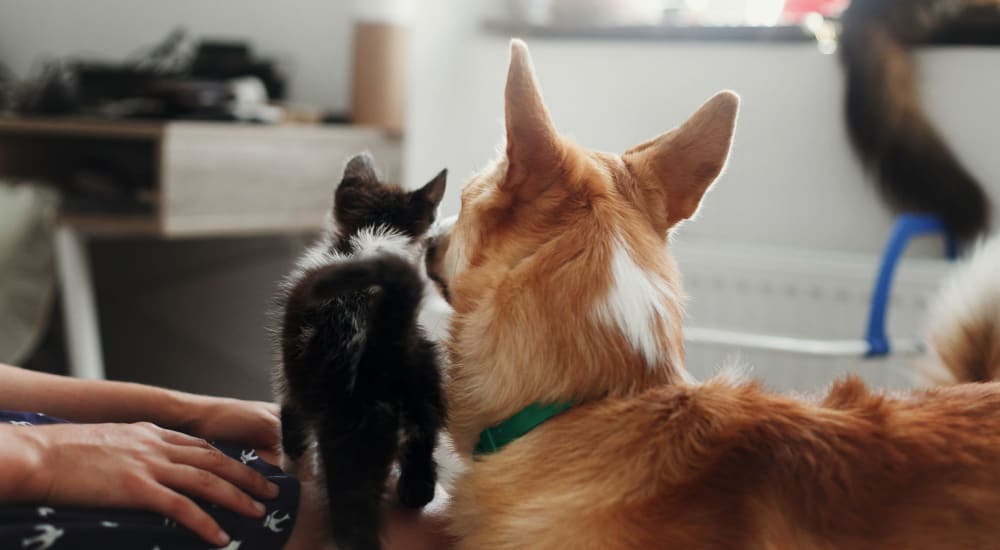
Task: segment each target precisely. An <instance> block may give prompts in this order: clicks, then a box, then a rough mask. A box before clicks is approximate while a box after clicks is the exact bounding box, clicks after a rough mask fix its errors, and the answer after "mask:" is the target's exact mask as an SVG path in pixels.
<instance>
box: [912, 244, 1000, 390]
mask: <svg viewBox="0 0 1000 550" xmlns="http://www.w3.org/2000/svg"><path fill="white" fill-rule="evenodd" d="M928 328H929V330H928V336H927V343H928V347H929V353H928V356H927V357H926V358H925V360H924V361H923V362H922V364H921V365H920V370H919V375H920V377H921V378H922V380H921V381H922V382H924V383H926V384H929V385H949V384H958V383H963V382H988V381H991V380H1000V235H998V236H996V237H994V238H993V239H992V240H991V241H989V242H987V243H985V244H982V245H980V246H979V247H978V249H977V250H976V251H975V253H974V254H973V256H972V259H971V260H969V261H968V262H967V263H965V264H964V265H962V266H960V267H959V268H958V269H957V270H956V271H955V273H954V274H952V275H951V276H950V277H949V278H948V280H947V281H945V284H944V286H943V287H942V290H941V292H940V293H939V295H938V297H937V299H936V301H935V303H934V304H932V306H931V308H930V320H929V327H928Z"/></svg>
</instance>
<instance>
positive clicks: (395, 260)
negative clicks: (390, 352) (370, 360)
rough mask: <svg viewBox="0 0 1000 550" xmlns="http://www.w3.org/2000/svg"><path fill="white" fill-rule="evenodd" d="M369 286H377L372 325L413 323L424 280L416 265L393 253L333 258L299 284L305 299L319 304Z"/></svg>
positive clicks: (399, 328)
mask: <svg viewBox="0 0 1000 550" xmlns="http://www.w3.org/2000/svg"><path fill="white" fill-rule="evenodd" d="M371 287H378V288H379V289H380V290H381V293H382V296H381V299H380V300H379V301H378V302H377V304H378V305H376V306H375V307H376V310H375V311H372V312H371V313H372V314H371V315H370V319H369V322H370V323H371V325H372V326H373V327H379V328H383V329H394V330H395V331H403V330H407V329H409V328H410V327H412V325H413V324H414V323H416V317H417V314H418V312H419V309H420V301H421V300H422V299H423V295H424V281H423V279H422V278H421V276H420V273H419V272H418V271H417V268H416V267H414V266H413V265H412V264H410V263H409V262H407V261H406V260H405V259H403V258H402V257H401V256H398V255H396V254H389V253H387V254H382V255H379V256H375V257H369V258H364V259H353V260H344V261H340V262H335V263H332V264H330V265H327V266H324V267H322V268H320V269H318V270H316V271H315V272H314V273H312V274H311V275H310V276H309V282H308V283H307V284H306V285H305V287H304V288H303V291H304V292H305V297H306V299H307V300H309V301H310V302H312V303H314V304H319V303H321V302H325V301H328V300H332V299H334V298H336V297H338V296H342V295H344V294H346V293H348V292H355V291H358V290H364V289H367V288H371Z"/></svg>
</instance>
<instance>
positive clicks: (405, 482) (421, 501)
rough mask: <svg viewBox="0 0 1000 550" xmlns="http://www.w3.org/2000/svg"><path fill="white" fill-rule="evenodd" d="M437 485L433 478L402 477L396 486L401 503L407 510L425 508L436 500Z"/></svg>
mask: <svg viewBox="0 0 1000 550" xmlns="http://www.w3.org/2000/svg"><path fill="white" fill-rule="evenodd" d="M435 485H436V483H435V481H434V478H433V477H407V476H403V477H400V478H399V483H397V484H396V494H397V495H398V496H399V503H400V504H402V505H403V506H406V507H407V508H423V507H424V506H425V505H426V504H427V503H428V502H430V501H432V500H434V486H435Z"/></svg>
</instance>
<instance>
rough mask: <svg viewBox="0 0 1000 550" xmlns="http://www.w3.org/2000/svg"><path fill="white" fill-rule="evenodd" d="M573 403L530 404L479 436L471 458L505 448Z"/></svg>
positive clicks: (570, 406) (567, 408)
mask: <svg viewBox="0 0 1000 550" xmlns="http://www.w3.org/2000/svg"><path fill="white" fill-rule="evenodd" d="M573 405H574V403H553V404H551V405H542V404H540V403H532V404H531V405H528V406H527V407H525V408H523V409H521V410H520V411H519V412H518V413H517V414H515V415H514V416H512V417H510V418H508V419H507V420H505V421H503V422H501V423H500V424H498V425H496V426H493V427H492V428H486V429H485V430H483V431H482V433H480V434H479V443H477V444H476V448H475V449H474V450H473V451H472V455H473V456H479V455H486V454H490V453H493V452H496V451H499V450H500V449H502V448H504V447H506V446H507V444H508V443H510V442H512V441H514V440H515V439H517V438H519V437H521V436H523V435H525V434H527V433H528V432H530V431H531V430H534V429H535V428H537V427H538V426H539V425H541V424H542V423H543V422H545V421H546V420H549V419H550V418H552V417H554V416H557V415H559V414H561V413H564V412H566V411H567V410H569V409H571V408H572V407H573Z"/></svg>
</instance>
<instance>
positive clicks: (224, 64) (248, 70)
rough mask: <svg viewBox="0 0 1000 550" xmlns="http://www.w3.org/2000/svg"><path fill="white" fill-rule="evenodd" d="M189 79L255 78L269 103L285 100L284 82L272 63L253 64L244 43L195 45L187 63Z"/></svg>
mask: <svg viewBox="0 0 1000 550" xmlns="http://www.w3.org/2000/svg"><path fill="white" fill-rule="evenodd" d="M190 74H191V77H192V78H194V79H202V80H229V79H232V78H239V77H243V76H256V77H257V78H259V79H260V80H261V82H263V83H264V87H265V88H266V89H267V96H268V97H269V98H271V99H275V100H281V99H284V98H285V80H284V78H283V77H282V76H281V75H280V74H278V71H277V69H276V68H275V66H274V63H272V62H270V61H262V60H256V59H254V58H253V55H252V53H251V50H250V46H249V44H246V43H245V42H213V41H205V42H202V43H201V44H199V45H198V50H197V52H196V53H195V56H194V60H193V61H192V62H191V68H190Z"/></svg>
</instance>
